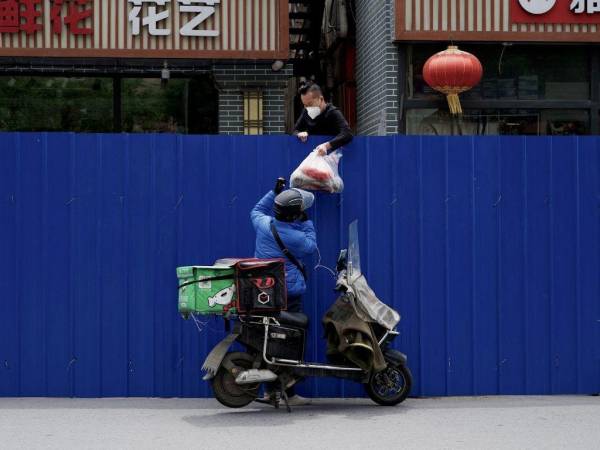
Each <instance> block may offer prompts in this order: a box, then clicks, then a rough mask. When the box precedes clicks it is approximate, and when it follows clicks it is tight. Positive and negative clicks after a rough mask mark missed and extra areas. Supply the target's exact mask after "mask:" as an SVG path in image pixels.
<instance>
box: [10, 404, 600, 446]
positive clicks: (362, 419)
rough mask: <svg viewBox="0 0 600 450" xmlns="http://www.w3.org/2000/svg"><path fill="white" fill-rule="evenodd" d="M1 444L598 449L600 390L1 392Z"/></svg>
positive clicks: (599, 437) (599, 442)
mask: <svg viewBox="0 0 600 450" xmlns="http://www.w3.org/2000/svg"><path fill="white" fill-rule="evenodd" d="M0 448H2V449H61V450H64V449H179V450H183V449H193V448H197V449H236V450H241V449H278V450H288V449H292V448H294V449H295V448H313V449H325V448H327V449H342V448H343V449H354V448H356V449H358V448H360V449H365V448H380V449H400V448H402V449H413V448H414V449H471V448H472V449H541V448H543V449H563V448H564V449H567V448H568V449H599V448H600V397H571V396H565V397H476V398H470V397H469V398H435V399H408V400H407V401H406V402H404V403H403V404H402V405H400V406H397V407H393V408H389V407H388V408H386V407H379V406H376V405H374V404H372V403H371V402H370V401H368V400H362V399H361V400H358V399H356V400H340V399H319V400H316V401H314V403H313V405H311V406H305V407H298V408H295V409H294V411H293V412H292V413H291V414H287V413H286V412H285V411H284V410H275V409H273V408H271V407H269V406H263V405H256V406H252V407H246V408H244V409H240V410H232V409H227V408H225V407H222V406H220V405H219V404H218V403H217V402H216V401H214V400H198V399H38V398H19V399H0Z"/></svg>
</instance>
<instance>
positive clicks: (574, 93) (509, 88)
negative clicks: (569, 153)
mask: <svg viewBox="0 0 600 450" xmlns="http://www.w3.org/2000/svg"><path fill="white" fill-rule="evenodd" d="M444 48H445V45H441V44H440V45H415V46H412V47H410V50H409V61H408V67H409V76H408V84H409V86H408V92H409V97H410V98H419V99H436V98H439V94H438V93H437V92H435V91H434V90H433V89H431V88H430V87H429V86H427V84H426V83H425V81H424V80H423V65H424V64H425V61H427V59H428V58H429V57H430V56H431V55H433V54H434V53H436V52H438V51H440V50H443V49H444ZM460 48H461V49H462V50H465V51H468V52H470V53H473V54H474V55H475V56H477V57H478V58H479V60H480V61H481V64H482V65H483V71H484V73H483V79H482V81H481V83H479V85H477V86H475V87H474V88H473V89H471V90H470V91H468V92H466V93H465V94H463V95H462V96H461V97H462V98H463V99H465V100H470V99H472V100H481V99H502V100H587V99H589V98H590V63H589V59H590V57H589V53H588V49H586V48H584V47H574V46H561V47H559V46H554V47H547V46H544V47H542V46H535V45H529V46H525V45H517V44H514V45H508V46H503V45H501V44H493V45H491V44H488V45H463V46H460Z"/></svg>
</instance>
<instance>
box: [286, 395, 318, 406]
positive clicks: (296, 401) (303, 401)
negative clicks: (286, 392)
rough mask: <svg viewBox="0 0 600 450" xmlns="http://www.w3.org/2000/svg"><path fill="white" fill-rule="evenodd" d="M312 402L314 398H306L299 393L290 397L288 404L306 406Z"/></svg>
mask: <svg viewBox="0 0 600 450" xmlns="http://www.w3.org/2000/svg"><path fill="white" fill-rule="evenodd" d="M311 403H312V400H311V399H310V398H304V397H301V396H299V395H294V396H292V397H290V398H288V404H289V405H290V406H306V405H310V404H311Z"/></svg>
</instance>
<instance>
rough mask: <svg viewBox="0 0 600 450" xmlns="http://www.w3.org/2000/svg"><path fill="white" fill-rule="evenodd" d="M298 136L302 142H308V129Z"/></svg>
mask: <svg viewBox="0 0 600 450" xmlns="http://www.w3.org/2000/svg"><path fill="white" fill-rule="evenodd" d="M296 136H298V139H300V140H301V141H302V142H306V140H307V139H308V133H307V132H306V131H301V132H300V133H298V134H297V135H296Z"/></svg>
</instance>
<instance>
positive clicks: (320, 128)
mask: <svg viewBox="0 0 600 450" xmlns="http://www.w3.org/2000/svg"><path fill="white" fill-rule="evenodd" d="M302 131H306V132H308V134H309V135H318V136H335V137H334V138H333V139H332V140H331V141H329V143H330V144H331V149H332V150H335V149H336V148H339V147H341V146H343V145H346V144H348V143H349V142H350V141H351V140H352V137H353V136H352V131H350V127H349V126H348V122H346V119H345V118H344V115H343V114H342V113H341V112H340V110H339V109H337V108H336V107H335V106H333V105H331V104H330V103H328V104H327V106H326V107H325V110H324V111H323V112H322V113H321V114H319V115H318V116H317V117H315V118H314V119H311V118H310V116H309V115H308V113H307V112H306V109H305V110H304V111H302V114H301V115H300V118H299V119H298V121H297V122H296V126H295V127H294V134H298V133H300V132H302Z"/></svg>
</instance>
